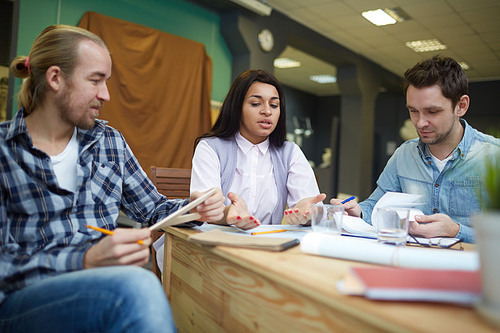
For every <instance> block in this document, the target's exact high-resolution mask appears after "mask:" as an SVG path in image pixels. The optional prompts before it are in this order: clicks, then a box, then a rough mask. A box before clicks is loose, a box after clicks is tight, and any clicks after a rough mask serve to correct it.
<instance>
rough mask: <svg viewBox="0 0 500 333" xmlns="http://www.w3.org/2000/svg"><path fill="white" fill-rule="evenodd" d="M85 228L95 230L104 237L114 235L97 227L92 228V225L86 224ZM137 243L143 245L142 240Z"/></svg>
mask: <svg viewBox="0 0 500 333" xmlns="http://www.w3.org/2000/svg"><path fill="white" fill-rule="evenodd" d="M86 227H87V228H89V229H92V230H95V231H99V232H102V233H103V234H106V235H113V234H114V232H113V231H111V230H108V229H104V228H99V227H94V226H93V225H89V224H87V225H86ZM137 243H139V244H141V245H144V241H143V240H142V239H140V240H138V241H137Z"/></svg>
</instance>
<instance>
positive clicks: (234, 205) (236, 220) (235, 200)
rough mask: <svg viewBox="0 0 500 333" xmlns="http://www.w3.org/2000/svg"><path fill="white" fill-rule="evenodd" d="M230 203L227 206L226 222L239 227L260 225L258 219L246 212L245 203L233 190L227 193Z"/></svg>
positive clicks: (250, 227) (246, 227)
mask: <svg viewBox="0 0 500 333" xmlns="http://www.w3.org/2000/svg"><path fill="white" fill-rule="evenodd" d="M227 197H228V198H229V200H231V205H230V206H229V207H227V216H226V222H227V224H229V225H234V226H235V227H238V228H240V229H245V230H246V229H252V228H255V227H258V226H259V225H260V221H259V220H257V219H256V218H255V217H254V216H252V215H250V214H249V213H248V209H247V204H246V203H245V200H243V199H242V198H241V197H240V196H239V195H237V194H236V193H233V192H229V193H228V194H227Z"/></svg>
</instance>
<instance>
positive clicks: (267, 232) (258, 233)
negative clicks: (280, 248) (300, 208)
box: [251, 229, 286, 235]
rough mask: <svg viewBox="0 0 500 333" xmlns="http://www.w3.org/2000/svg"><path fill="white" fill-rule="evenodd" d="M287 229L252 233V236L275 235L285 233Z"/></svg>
mask: <svg viewBox="0 0 500 333" xmlns="http://www.w3.org/2000/svg"><path fill="white" fill-rule="evenodd" d="M285 231H286V229H279V230H269V231H259V232H252V233H251V235H262V234H273V233H275V232H285Z"/></svg>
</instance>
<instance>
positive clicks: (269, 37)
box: [258, 29, 274, 52]
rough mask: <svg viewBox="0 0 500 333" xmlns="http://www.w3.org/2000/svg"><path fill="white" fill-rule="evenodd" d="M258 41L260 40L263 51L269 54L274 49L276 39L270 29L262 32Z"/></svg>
mask: <svg viewBox="0 0 500 333" xmlns="http://www.w3.org/2000/svg"><path fill="white" fill-rule="evenodd" d="M258 39H259V45H260V47H261V48H262V50H264V51H266V52H269V51H271V50H272V49H273V46H274V37H273V33H272V32H271V31H269V30H268V29H264V30H262V31H261V32H260V33H259V36H258Z"/></svg>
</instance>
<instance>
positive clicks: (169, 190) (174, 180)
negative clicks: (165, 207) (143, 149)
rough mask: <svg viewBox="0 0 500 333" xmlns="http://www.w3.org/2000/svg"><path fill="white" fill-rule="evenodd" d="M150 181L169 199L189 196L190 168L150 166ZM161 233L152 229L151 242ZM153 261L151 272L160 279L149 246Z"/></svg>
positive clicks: (158, 270)
mask: <svg viewBox="0 0 500 333" xmlns="http://www.w3.org/2000/svg"><path fill="white" fill-rule="evenodd" d="M151 181H152V182H153V184H154V185H155V186H156V188H157V189H158V192H160V193H161V194H163V195H164V196H166V197H167V198H169V199H174V198H181V199H185V198H189V196H190V195H189V187H190V185H191V169H178V168H162V167H156V166H152V167H151ZM161 235H163V231H159V230H153V231H152V233H151V236H152V238H153V242H155V241H156V240H157V239H158V238H160V237H161ZM151 256H152V261H153V272H154V273H155V274H156V276H158V278H159V279H160V281H161V271H160V268H159V267H158V264H157V263H156V251H155V250H154V249H153V248H151Z"/></svg>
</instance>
